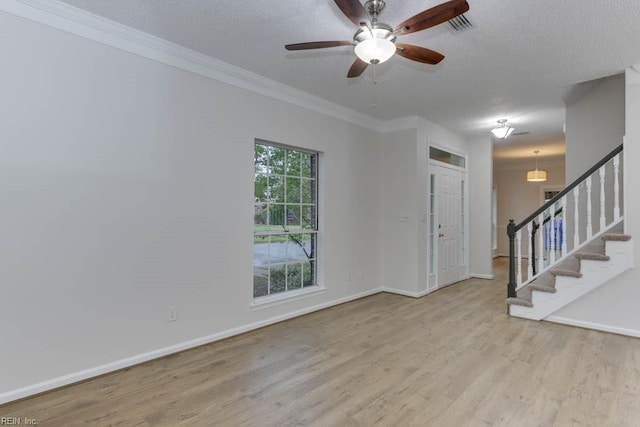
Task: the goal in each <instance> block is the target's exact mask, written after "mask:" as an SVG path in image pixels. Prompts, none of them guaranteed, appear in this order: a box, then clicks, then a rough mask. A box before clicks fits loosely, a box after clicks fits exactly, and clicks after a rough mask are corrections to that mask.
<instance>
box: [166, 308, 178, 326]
mask: <svg viewBox="0 0 640 427" xmlns="http://www.w3.org/2000/svg"><path fill="white" fill-rule="evenodd" d="M177 320H178V307H176V306H175V305H170V306H169V312H168V316H167V321H169V322H175V321H177Z"/></svg>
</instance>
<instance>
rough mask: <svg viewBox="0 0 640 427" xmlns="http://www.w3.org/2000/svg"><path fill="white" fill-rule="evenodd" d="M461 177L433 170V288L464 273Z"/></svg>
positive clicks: (442, 168) (443, 169) (445, 169)
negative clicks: (434, 209) (434, 253)
mask: <svg viewBox="0 0 640 427" xmlns="http://www.w3.org/2000/svg"><path fill="white" fill-rule="evenodd" d="M465 175H466V174H465V173H464V171H461V170H457V169H453V168H449V167H445V166H436V173H435V177H436V204H437V209H436V215H435V218H434V220H435V221H436V223H435V224H434V225H435V229H436V236H437V239H438V240H437V241H438V243H437V245H434V246H435V247H434V248H433V249H436V250H437V253H436V259H437V260H438V267H437V268H438V270H437V286H438V287H439V288H440V287H442V286H446V285H449V284H451V283H455V282H457V281H459V280H462V279H464V277H465V273H466V244H465V239H466V232H465V215H464V209H465V206H464V205H465V194H464V191H465V190H464V187H465V179H464V177H465Z"/></svg>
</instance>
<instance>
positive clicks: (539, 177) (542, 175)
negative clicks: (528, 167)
mask: <svg viewBox="0 0 640 427" xmlns="http://www.w3.org/2000/svg"><path fill="white" fill-rule="evenodd" d="M539 152H540V150H536V151H534V153H535V155H536V170H532V171H528V172H527V181H529V182H544V181H546V180H547V171H544V170H538V153H539Z"/></svg>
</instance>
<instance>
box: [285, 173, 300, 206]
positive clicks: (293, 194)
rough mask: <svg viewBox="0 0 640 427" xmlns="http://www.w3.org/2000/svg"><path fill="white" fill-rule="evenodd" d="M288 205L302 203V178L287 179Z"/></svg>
mask: <svg viewBox="0 0 640 427" xmlns="http://www.w3.org/2000/svg"><path fill="white" fill-rule="evenodd" d="M287 203H300V178H291V177H287Z"/></svg>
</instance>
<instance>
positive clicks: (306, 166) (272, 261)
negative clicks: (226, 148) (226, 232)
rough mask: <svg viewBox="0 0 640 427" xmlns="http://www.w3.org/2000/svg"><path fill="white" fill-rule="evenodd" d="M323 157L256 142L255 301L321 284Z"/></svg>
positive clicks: (268, 143) (269, 143)
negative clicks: (319, 240) (320, 174)
mask: <svg viewBox="0 0 640 427" xmlns="http://www.w3.org/2000/svg"><path fill="white" fill-rule="evenodd" d="M317 182H318V153H316V152H311V151H306V150H302V149H298V148H292V147H287V146H282V145H277V144H274V143H271V142H266V141H260V140H256V142H255V148H254V221H253V224H254V225H253V235H254V238H253V297H254V298H260V297H265V296H269V295H275V294H280V293H286V292H289V291H295V290H300V289H303V288H306V287H310V286H315V285H316V284H317V281H316V277H317V264H316V253H317V250H316V247H317V233H318V220H317V212H318V191H317V187H318V184H317Z"/></svg>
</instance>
